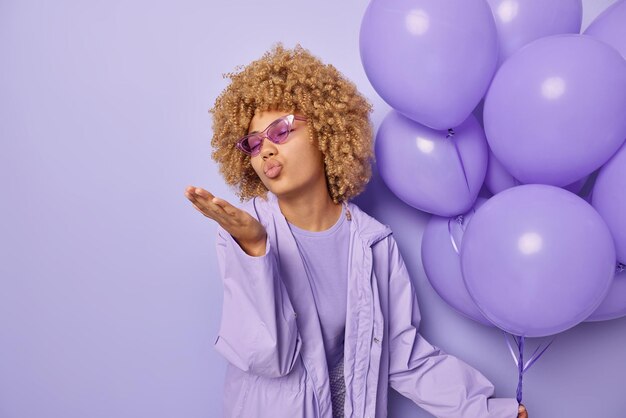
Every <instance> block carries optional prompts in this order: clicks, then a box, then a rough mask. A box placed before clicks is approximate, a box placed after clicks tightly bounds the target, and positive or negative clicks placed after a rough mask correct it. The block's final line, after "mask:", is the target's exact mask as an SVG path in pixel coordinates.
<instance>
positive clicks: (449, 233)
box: [448, 215, 463, 254]
mask: <svg viewBox="0 0 626 418" xmlns="http://www.w3.org/2000/svg"><path fill="white" fill-rule="evenodd" d="M453 219H454V220H456V222H457V223H458V224H459V226H460V227H461V228H462V227H463V215H459V216H457V217H456V218H450V219H448V235H449V236H450V242H451V243H452V248H454V251H455V252H456V253H457V254H460V253H461V250H460V249H459V246H458V245H457V244H456V241H455V240H454V236H453V235H452V225H450V224H451V223H452V220H453Z"/></svg>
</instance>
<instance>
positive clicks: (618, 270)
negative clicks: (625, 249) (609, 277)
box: [615, 262, 626, 273]
mask: <svg viewBox="0 0 626 418" xmlns="http://www.w3.org/2000/svg"><path fill="white" fill-rule="evenodd" d="M624 270H626V264H624V263H620V262H618V263H617V267H615V272H616V273H621V272H623V271H624Z"/></svg>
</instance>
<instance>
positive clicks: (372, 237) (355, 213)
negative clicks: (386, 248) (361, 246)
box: [348, 201, 393, 247]
mask: <svg viewBox="0 0 626 418" xmlns="http://www.w3.org/2000/svg"><path fill="white" fill-rule="evenodd" d="M348 209H349V210H350V213H351V214H352V217H353V219H354V220H355V225H356V227H357V230H358V232H359V234H360V236H361V238H362V239H363V241H364V242H365V244H366V245H367V246H370V247H374V246H379V244H381V243H387V242H389V241H390V240H392V239H393V236H392V234H393V231H392V230H391V227H390V226H389V225H387V224H385V223H382V222H380V221H379V220H378V219H376V218H374V217H373V216H371V215H370V214H368V213H367V212H365V211H364V210H363V209H361V208H360V207H359V206H358V205H357V204H356V203H354V202H351V201H350V202H348Z"/></svg>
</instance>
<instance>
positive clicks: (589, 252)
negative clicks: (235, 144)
mask: <svg viewBox="0 0 626 418" xmlns="http://www.w3.org/2000/svg"><path fill="white" fill-rule="evenodd" d="M581 22H582V2H581V0H552V1H550V2H545V1H542V0H523V1H522V0H371V2H370V4H369V6H368V8H367V11H366V12H365V15H364V17H363V20H362V23H361V32H360V53H361V60H362V63H363V67H364V69H365V72H366V74H367V77H368V79H369V80H370V82H371V84H372V85H373V87H374V89H375V90H376V91H377V93H378V94H379V95H380V96H381V97H382V98H383V99H384V100H385V101H386V102H387V103H388V104H389V105H390V106H391V107H392V108H393V109H391V111H390V112H389V113H388V115H387V116H386V117H385V119H384V120H383V122H382V124H381V125H380V128H379V130H378V133H377V136H376V141H375V153H376V160H377V165H378V169H379V172H380V174H381V177H382V179H383V181H384V182H385V184H386V185H387V186H388V187H389V189H390V190H391V191H392V192H393V193H394V194H395V195H396V196H398V198H400V199H401V200H403V201H404V202H405V203H407V204H408V205H411V206H412V207H415V208H416V209H419V210H422V211H426V212H429V213H432V214H433V215H434V216H433V217H432V219H431V221H430V223H429V224H428V226H427V228H426V230H425V232H424V237H423V241H422V259H423V263H424V268H425V270H426V273H427V276H428V279H429V281H430V282H431V284H432V285H433V287H434V288H435V290H436V291H437V293H438V294H439V295H440V296H441V297H442V298H444V299H445V300H446V301H447V302H448V304H450V305H451V306H452V307H453V308H454V309H456V310H457V311H458V312H460V313H462V314H463V315H465V316H467V317H468V318H471V319H474V320H476V321H478V322H480V323H483V324H485V325H488V326H497V327H498V328H500V329H502V330H504V331H507V332H509V333H511V334H513V335H517V336H524V337H541V336H547V335H553V334H557V333H559V332H562V331H564V330H566V329H569V328H571V327H573V326H575V325H576V324H578V323H580V322H582V321H592V320H607V319H613V318H617V317H621V316H625V315H626V272H623V271H622V270H623V264H626V145H625V141H626V0H618V1H617V2H616V3H614V4H613V5H611V6H610V7H609V8H608V9H607V10H605V11H604V12H603V13H602V14H600V15H599V16H598V17H597V18H596V19H595V20H594V21H593V22H592V24H591V25H590V26H589V27H588V29H587V30H586V31H585V32H584V33H583V34H581V33H580V29H581ZM594 182H595V183H594ZM583 186H587V187H583ZM591 187H593V190H592V191H593V193H590V192H588V190H590V189H591ZM585 189H587V193H584V195H585V197H586V198H587V200H585V198H583V197H581V196H580V195H578V194H577V193H579V194H581V195H583V191H585ZM481 191H483V192H485V193H488V194H493V196H492V197H490V198H488V199H485V198H482V197H479V193H480V192H481Z"/></svg>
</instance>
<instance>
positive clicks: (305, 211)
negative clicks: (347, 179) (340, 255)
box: [278, 192, 341, 232]
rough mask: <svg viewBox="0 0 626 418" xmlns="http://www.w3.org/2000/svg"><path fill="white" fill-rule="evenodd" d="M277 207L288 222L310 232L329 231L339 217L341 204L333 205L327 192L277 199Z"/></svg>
mask: <svg viewBox="0 0 626 418" xmlns="http://www.w3.org/2000/svg"><path fill="white" fill-rule="evenodd" d="M278 206H279V207H280V211H281V212H282V214H283V215H284V216H285V218H286V219H287V221H288V222H290V223H291V224H293V225H295V226H297V227H298V228H300V229H304V230H307V231H312V232H319V231H325V230H327V229H329V228H330V227H331V226H333V225H334V224H335V223H336V222H337V220H338V219H339V216H341V203H334V202H333V200H332V199H331V197H330V195H329V194H328V192H326V193H320V194H313V195H312V194H306V195H300V196H294V197H284V196H283V197H279V198H278Z"/></svg>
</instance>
